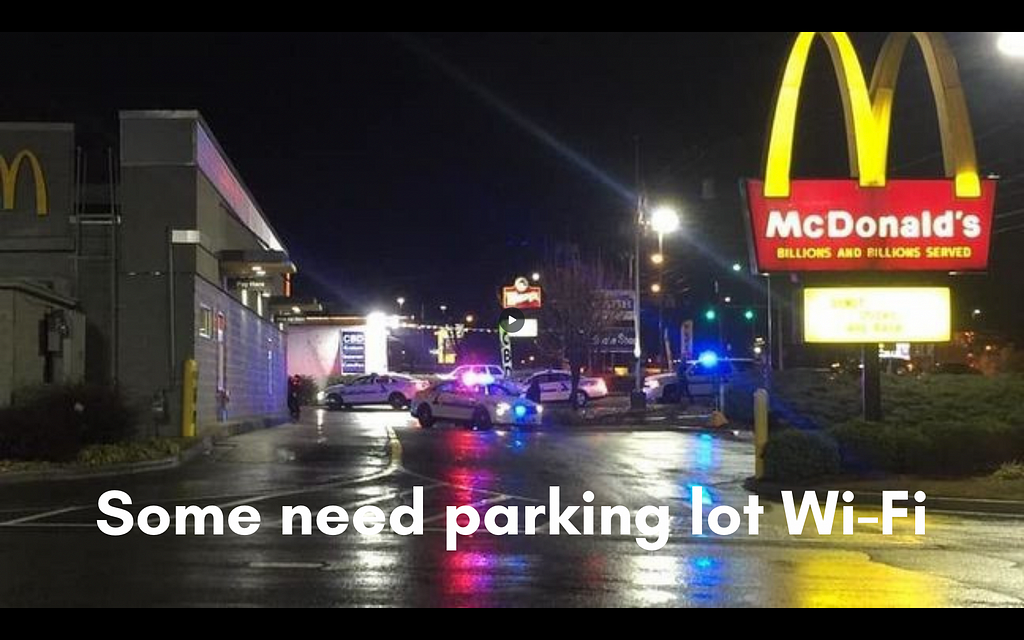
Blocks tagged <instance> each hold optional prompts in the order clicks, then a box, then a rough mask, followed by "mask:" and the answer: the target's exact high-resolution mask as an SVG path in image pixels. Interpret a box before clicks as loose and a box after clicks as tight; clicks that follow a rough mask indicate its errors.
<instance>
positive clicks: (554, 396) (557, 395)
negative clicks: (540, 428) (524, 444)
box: [519, 371, 608, 407]
mask: <svg viewBox="0 0 1024 640" xmlns="http://www.w3.org/2000/svg"><path fill="white" fill-rule="evenodd" d="M534 383H536V384H537V385H538V386H539V387H540V401H541V403H544V404H547V403H549V402H569V401H570V400H571V399H572V373H570V372H569V371H541V372H538V373H535V374H533V375H532V376H530V377H528V378H526V379H525V380H523V381H522V382H520V383H519V388H520V390H521V391H522V392H523V393H528V392H529V390H530V388H531V387H532V386H533V385H534ZM607 397H608V385H607V384H606V383H605V381H604V380H602V379H601V378H586V377H581V378H580V385H579V389H577V390H576V405H577V406H580V407H584V406H586V405H587V403H588V402H590V401H591V400H600V399H601V398H607Z"/></svg>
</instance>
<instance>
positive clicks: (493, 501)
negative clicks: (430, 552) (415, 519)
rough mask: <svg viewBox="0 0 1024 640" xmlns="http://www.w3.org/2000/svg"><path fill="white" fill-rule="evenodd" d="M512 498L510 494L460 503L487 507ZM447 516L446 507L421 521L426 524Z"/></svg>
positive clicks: (475, 506) (477, 507)
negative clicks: (471, 502) (470, 502)
mask: <svg viewBox="0 0 1024 640" xmlns="http://www.w3.org/2000/svg"><path fill="white" fill-rule="evenodd" d="M511 499H512V498H511V497H510V496H497V497H495V498H487V499H486V500H477V501H476V502H474V503H473V504H467V505H462V506H466V507H472V508H473V509H480V508H481V507H489V506H491V505H495V504H500V503H502V502H508V501H509V500H511ZM447 517H448V509H447V508H446V509H445V511H444V513H441V514H438V515H436V516H431V517H429V518H427V519H425V520H424V521H423V524H425V525H427V524H430V523H432V522H437V521H438V520H443V519H444V518H447Z"/></svg>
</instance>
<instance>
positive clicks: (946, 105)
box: [765, 31, 981, 198]
mask: <svg viewBox="0 0 1024 640" xmlns="http://www.w3.org/2000/svg"><path fill="white" fill-rule="evenodd" d="M911 37H913V38H914V39H915V40H916V41H917V43H918V45H919V46H920V47H921V50H922V51H923V52H924V57H925V61H926V66H927V68H928V75H929V78H930V79H931V84H932V90H933V93H934V94H935V104H936V108H937V110H938V116H939V125H940V128H941V130H942V150H943V155H944V157H945V165H946V174H947V176H948V177H950V178H955V179H956V192H957V196H958V197H961V198H976V197H980V195H981V180H980V178H979V176H978V168H977V156H976V153H975V149H974V134H973V131H972V130H971V123H970V114H969V113H968V111H967V101H966V99H965V98H964V92H963V88H962V86H961V84H960V73H959V69H958V67H957V63H956V59H955V58H954V57H953V53H952V51H951V50H950V48H949V45H948V44H947V43H946V40H945V38H944V37H943V36H942V34H941V33H939V32H933V31H915V32H896V33H893V34H891V35H890V36H889V38H888V39H887V40H886V43H885V45H884V46H883V48H882V53H881V55H880V57H879V60H878V63H877V65H876V67H875V70H874V74H873V77H872V82H871V89H870V91H869V90H868V87H867V84H866V82H865V77H864V72H863V69H862V67H861V64H860V59H859V58H858V56H857V52H856V50H855V49H854V47H853V43H852V41H851V40H850V37H849V35H848V34H847V33H846V32H844V31H824V32H820V31H801V32H800V33H799V35H798V36H797V39H796V42H795V43H794V45H793V50H792V52H791V53H790V56H789V60H788V62H787V63H786V69H785V72H784V74H783V77H782V83H781V86H780V88H779V95H778V99H777V102H776V106H775V114H774V118H773V122H772V129H771V139H770V140H769V143H768V157H767V163H766V169H765V197H768V198H784V197H788V196H789V192H790V172H791V169H792V164H793V141H794V138H795V134H796V118H797V113H798V111H799V106H800V93H801V90H802V88H803V80H804V75H805V72H806V68H807V59H808V57H809V55H810V51H811V47H812V46H813V44H814V42H815V40H816V39H818V38H821V39H822V40H824V42H825V45H826V46H827V48H828V51H829V55H830V56H831V58H832V64H833V66H834V67H835V70H836V76H837V78H838V80H839V91H840V95H841V97H842V101H843V112H844V116H845V121H846V137H847V145H848V149H849V154H850V175H851V176H853V177H855V178H859V180H860V184H861V186H862V187H884V186H885V183H886V170H887V167H888V154H889V139H890V131H891V125H892V110H893V104H894V101H895V94H896V82H897V80H898V79H899V73H900V68H901V67H902V63H903V58H904V56H905V54H906V49H907V44H908V43H909V42H910V38H911Z"/></svg>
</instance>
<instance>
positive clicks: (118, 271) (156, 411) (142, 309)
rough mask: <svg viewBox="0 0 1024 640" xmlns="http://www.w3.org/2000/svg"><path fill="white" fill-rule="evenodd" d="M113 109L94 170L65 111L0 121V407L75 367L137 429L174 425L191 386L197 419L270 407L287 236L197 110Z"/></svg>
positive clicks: (221, 419) (276, 389)
mask: <svg viewBox="0 0 1024 640" xmlns="http://www.w3.org/2000/svg"><path fill="white" fill-rule="evenodd" d="M119 124H120V136H119V149H117V150H114V151H112V152H111V153H110V155H109V165H110V170H109V172H108V173H109V178H108V180H107V181H106V184H96V181H95V180H93V181H92V183H89V182H88V181H87V180H86V179H85V177H84V176H85V175H87V174H86V171H85V167H84V165H85V162H84V160H83V153H82V152H81V151H80V150H77V149H76V147H75V134H74V128H73V127H72V126H71V125H52V124H45V125H36V124H0V179H2V180H0V182H2V187H3V190H2V194H0V195H2V196H3V200H2V201H0V406H2V405H3V404H7V403H9V402H11V401H12V398H13V397H14V396H15V395H16V393H17V391H18V389H19V388H23V387H27V386H32V385H35V384H48V383H67V382H74V381H77V380H82V381H85V382H88V383H93V384H109V385H117V386H118V387H119V388H120V389H121V390H122V391H123V393H124V394H125V396H126V397H127V398H128V399H129V400H130V401H131V402H132V403H133V404H134V405H136V407H137V408H138V409H140V415H142V416H143V426H144V427H145V432H147V433H160V434H164V435H173V434H177V433H180V432H181V429H182V406H183V397H186V396H189V395H191V396H192V397H194V398H195V399H196V402H195V405H196V406H195V419H196V422H197V423H198V426H199V428H200V431H202V430H204V429H213V428H217V427H218V426H220V425H224V424H228V423H237V422H256V423H268V422H277V421H280V420H282V419H283V418H284V415H285V414H286V395H287V374H286V354H285V349H286V343H285V339H284V336H283V334H282V331H281V328H280V326H278V325H276V324H275V323H274V313H275V310H276V309H279V308H281V307H282V305H283V306H285V307H286V308H290V306H291V303H290V302H288V298H289V297H290V294H291V278H292V275H293V274H294V272H295V267H294V265H293V264H292V263H291V261H290V260H289V258H288V254H287V250H286V249H285V247H284V245H283V244H282V242H281V240H280V238H279V237H278V236H277V234H276V233H275V232H274V230H273V228H272V227H271V225H270V223H269V222H268V221H267V219H266V217H265V215H264V214H263V212H262V211H261V209H260V208H259V206H258V205H257V204H256V201H255V199H254V198H253V196H252V194H251V193H250V192H249V190H248V189H247V188H246V186H245V184H244V183H243V182H242V180H241V178H240V176H239V174H238V172H237V171H236V170H235V169H234V167H233V166H232V164H231V162H230V161H229V160H228V159H227V157H226V155H225V154H224V152H223V150H222V149H221V147H220V145H219V144H218V143H217V141H216V139H215V138H214V137H213V134H212V133H211V131H210V129H209V127H208V126H207V125H206V123H205V122H204V121H203V119H202V118H201V117H200V115H199V114H198V113H196V112H191V111H174V112H170V111H160V112H123V113H121V114H120V123H119ZM90 157H92V156H90ZM28 308H32V309H34V310H35V311H34V312H33V313H31V314H24V313H18V312H15V310H16V309H28ZM8 344H11V345H16V347H17V348H11V349H8V348H5V347H6V345H8ZM192 362H194V363H195V365H196V366H197V368H198V386H197V388H196V389H195V390H194V392H190V391H186V389H185V388H186V387H188V386H189V385H188V384H187V383H186V382H184V380H185V379H186V373H187V371H188V370H189V369H190V366H189V365H190V363H192ZM187 421H188V417H187V416H186V422H187Z"/></svg>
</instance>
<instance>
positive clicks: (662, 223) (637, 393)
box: [630, 198, 681, 409]
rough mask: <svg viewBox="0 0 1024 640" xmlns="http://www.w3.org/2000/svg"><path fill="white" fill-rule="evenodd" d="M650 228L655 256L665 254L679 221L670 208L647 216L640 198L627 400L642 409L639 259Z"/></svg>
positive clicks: (659, 338)
mask: <svg viewBox="0 0 1024 640" xmlns="http://www.w3.org/2000/svg"><path fill="white" fill-rule="evenodd" d="M645 223H646V224H648V225H650V228H651V229H653V230H654V232H655V233H657V234H658V253H662V254H663V253H664V248H663V245H664V239H665V236H667V235H669V234H672V233H675V232H676V231H678V230H679V227H680V226H681V223H680V221H679V213H678V212H677V211H676V210H675V209H673V208H671V207H658V208H656V209H654V210H653V211H651V212H650V213H649V214H648V213H647V211H646V207H645V206H644V199H643V198H641V199H640V200H639V201H638V203H637V224H636V232H635V238H634V242H635V246H634V248H633V266H634V268H633V278H634V283H633V284H634V293H635V295H636V301H635V303H634V305H633V331H634V333H635V340H636V344H635V345H634V347H633V356H634V357H635V358H636V366H635V369H634V376H635V378H636V379H635V385H634V389H633V395H632V397H631V398H630V406H632V407H634V408H637V409H642V408H644V407H645V406H646V404H647V396H645V395H644V378H643V339H642V336H641V334H640V299H641V298H640V291H641V285H640V264H641V262H642V260H641V258H640V255H641V252H640V239H641V236H642V235H643V228H644V225H645ZM660 291H661V286H660V285H658V292H660ZM658 340H661V336H659V337H658Z"/></svg>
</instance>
